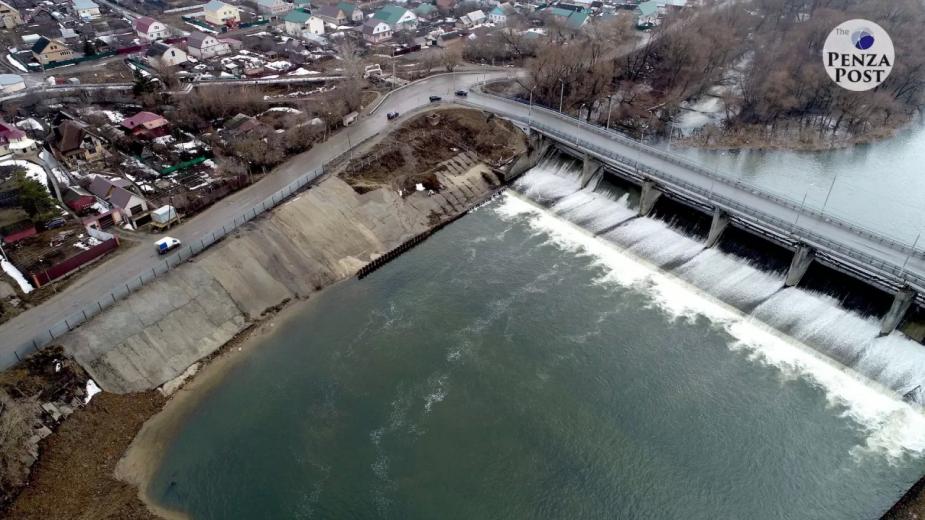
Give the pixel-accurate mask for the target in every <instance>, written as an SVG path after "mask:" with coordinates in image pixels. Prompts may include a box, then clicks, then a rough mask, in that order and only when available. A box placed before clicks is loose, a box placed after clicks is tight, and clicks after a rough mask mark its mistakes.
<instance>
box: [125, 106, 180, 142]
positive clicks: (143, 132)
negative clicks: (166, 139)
mask: <svg viewBox="0 0 925 520" xmlns="http://www.w3.org/2000/svg"><path fill="white" fill-rule="evenodd" d="M121 126H122V130H123V131H125V133H126V134H128V135H131V136H133V137H138V138H140V139H151V138H154V137H161V136H163V135H167V132H169V131H170V123H168V122H167V120H166V119H164V116H161V115H158V114H155V113H154V112H146V111H142V112H138V113H137V114H135V115H133V116H132V117H127V118H125V119H123V120H122V123H121Z"/></svg>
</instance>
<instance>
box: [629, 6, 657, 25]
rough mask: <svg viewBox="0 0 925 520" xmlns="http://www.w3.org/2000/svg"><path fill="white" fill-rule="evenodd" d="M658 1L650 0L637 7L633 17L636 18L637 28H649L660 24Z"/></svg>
mask: <svg viewBox="0 0 925 520" xmlns="http://www.w3.org/2000/svg"><path fill="white" fill-rule="evenodd" d="M658 8H659V2H658V0H649V1H648V2H643V3H641V4H639V5H637V6H636V9H635V10H634V11H633V15H634V16H635V17H636V27H640V28H648V27H654V26H655V25H657V24H658Z"/></svg>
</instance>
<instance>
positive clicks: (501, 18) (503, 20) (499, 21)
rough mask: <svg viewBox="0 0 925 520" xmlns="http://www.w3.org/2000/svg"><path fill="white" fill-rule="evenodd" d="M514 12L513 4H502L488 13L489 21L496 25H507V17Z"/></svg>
mask: <svg viewBox="0 0 925 520" xmlns="http://www.w3.org/2000/svg"><path fill="white" fill-rule="evenodd" d="M512 12H513V8H512V7H511V4H501V5H499V6H496V7H495V8H494V9H492V10H491V12H489V13H488V21H489V22H491V23H493V24H495V25H507V17H508V14H509V13H512Z"/></svg>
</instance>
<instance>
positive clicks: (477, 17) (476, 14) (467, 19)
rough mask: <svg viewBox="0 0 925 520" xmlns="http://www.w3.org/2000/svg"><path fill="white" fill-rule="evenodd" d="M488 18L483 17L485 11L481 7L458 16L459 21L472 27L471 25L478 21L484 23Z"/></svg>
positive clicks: (476, 23)
mask: <svg viewBox="0 0 925 520" xmlns="http://www.w3.org/2000/svg"><path fill="white" fill-rule="evenodd" d="M487 20H488V19H487V18H486V17H485V13H483V12H482V10H481V9H476V10H475V11H471V12H469V13H466V14H464V15H463V16H461V17H460V18H459V21H460V22H462V23H463V25H466V26H467V27H472V26H473V25H478V24H480V23H485V22H486V21H487Z"/></svg>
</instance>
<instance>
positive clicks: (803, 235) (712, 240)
mask: <svg viewBox="0 0 925 520" xmlns="http://www.w3.org/2000/svg"><path fill="white" fill-rule="evenodd" d="M462 103H463V104H467V105H472V106H474V107H477V108H481V109H483V110H487V111H490V112H492V113H495V114H497V115H499V116H502V117H505V118H508V119H510V120H512V121H514V122H516V123H518V124H520V125H521V126H523V127H524V128H525V129H527V130H528V131H529V132H530V134H531V136H532V137H533V138H534V141H533V142H534V144H535V147H534V148H535V150H536V151H534V153H533V159H534V160H538V159H539V156H540V155H541V154H542V152H543V151H544V150H548V149H549V147H555V148H558V149H559V150H561V151H564V152H566V153H567V154H569V155H572V156H573V157H576V158H578V159H580V160H582V161H583V175H582V178H583V182H585V183H587V182H590V180H591V179H592V178H593V176H594V175H595V174H596V173H597V172H599V171H602V170H604V171H606V172H607V173H608V174H613V175H616V176H618V177H621V178H623V179H625V180H627V181H630V182H632V183H634V184H637V185H638V186H639V187H640V189H641V196H640V202H639V214H640V215H643V216H645V215H648V214H649V213H650V212H651V211H652V209H653V208H654V206H655V203H656V201H658V199H659V198H660V197H667V198H670V199H673V200H676V201H678V202H680V203H682V204H684V205H686V206H689V207H692V208H694V209H696V210H699V211H701V212H704V213H706V214H708V215H711V216H712V222H711V226H710V230H709V234H708V236H707V238H706V240H705V243H704V247H713V246H714V245H715V244H716V243H717V241H718V240H719V238H720V236H721V235H722V233H723V231H724V230H725V229H726V228H727V226H728V225H730V224H732V225H734V226H736V227H737V228H740V229H743V230H745V231H747V232H749V233H753V234H756V235H759V236H761V237H764V238H765V239H767V240H769V241H771V242H772V243H775V244H777V245H779V246H782V247H784V248H786V249H788V250H790V251H792V252H793V257H792V261H791V263H790V268H789V270H788V272H787V276H786V281H785V283H786V285H787V286H795V285H797V284H798V283H799V282H800V280H801V279H802V277H803V275H804V274H805V273H806V271H807V270H808V268H809V267H810V265H811V264H812V263H813V262H819V263H820V264H822V265H825V266H827V267H830V268H832V269H835V270H836V271H840V272H842V273H845V274H847V275H849V276H851V277H854V278H856V279H859V280H861V281H863V282H864V283H867V284H869V285H871V286H873V287H876V288H878V289H880V290H882V291H885V292H887V293H890V294H892V295H894V296H893V303H892V306H891V308H890V310H889V311H888V312H887V313H886V314H885V315H884V317H883V319H882V321H881V334H889V333H890V332H892V331H893V330H894V329H896V327H897V326H898V325H899V324H900V322H901V321H902V319H903V317H904V316H905V314H906V313H907V311H908V310H909V308H910V307H911V306H912V304H913V303H918V304H919V305H923V304H925V253H923V251H922V250H919V249H916V248H915V245H916V244H906V243H902V242H901V241H898V240H895V239H893V238H891V237H889V236H885V235H884V234H882V233H879V232H876V231H873V230H870V229H866V228H864V227H863V226H861V225H858V224H855V223H852V222H848V221H846V220H844V219H840V218H838V217H835V216H832V215H826V214H823V213H821V212H819V211H817V210H814V209H811V208H806V207H804V206H803V204H801V203H800V202H799V201H794V200H790V199H787V198H785V197H781V196H778V195H775V194H772V193H768V192H766V191H764V190H761V189H760V188H757V187H755V186H752V185H749V184H746V183H742V182H740V181H737V180H735V179H732V178H730V177H726V176H723V175H720V174H718V173H717V172H714V171H710V170H707V169H705V168H704V167H702V166H700V165H698V164H696V163H695V162H693V161H690V160H688V159H686V158H683V157H680V156H678V155H675V154H672V153H670V152H666V151H664V150H661V149H658V148H655V147H652V146H649V145H646V144H643V143H640V142H638V141H635V140H633V139H630V138H628V137H626V136H624V135H621V134H619V133H617V132H614V131H610V130H606V129H604V128H601V127H599V126H595V125H591V124H588V123H585V122H582V121H579V120H577V119H575V118H573V117H570V116H566V115H563V114H560V113H558V112H555V111H552V110H548V109H545V108H541V107H537V106H535V105H534V106H530V105H527V104H525V103H523V102H519V101H515V100H511V99H506V98H502V97H499V96H494V95H491V94H487V93H477V92H473V93H472V94H471V95H470V97H469V99H468V100H467V101H465V102H462Z"/></svg>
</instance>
